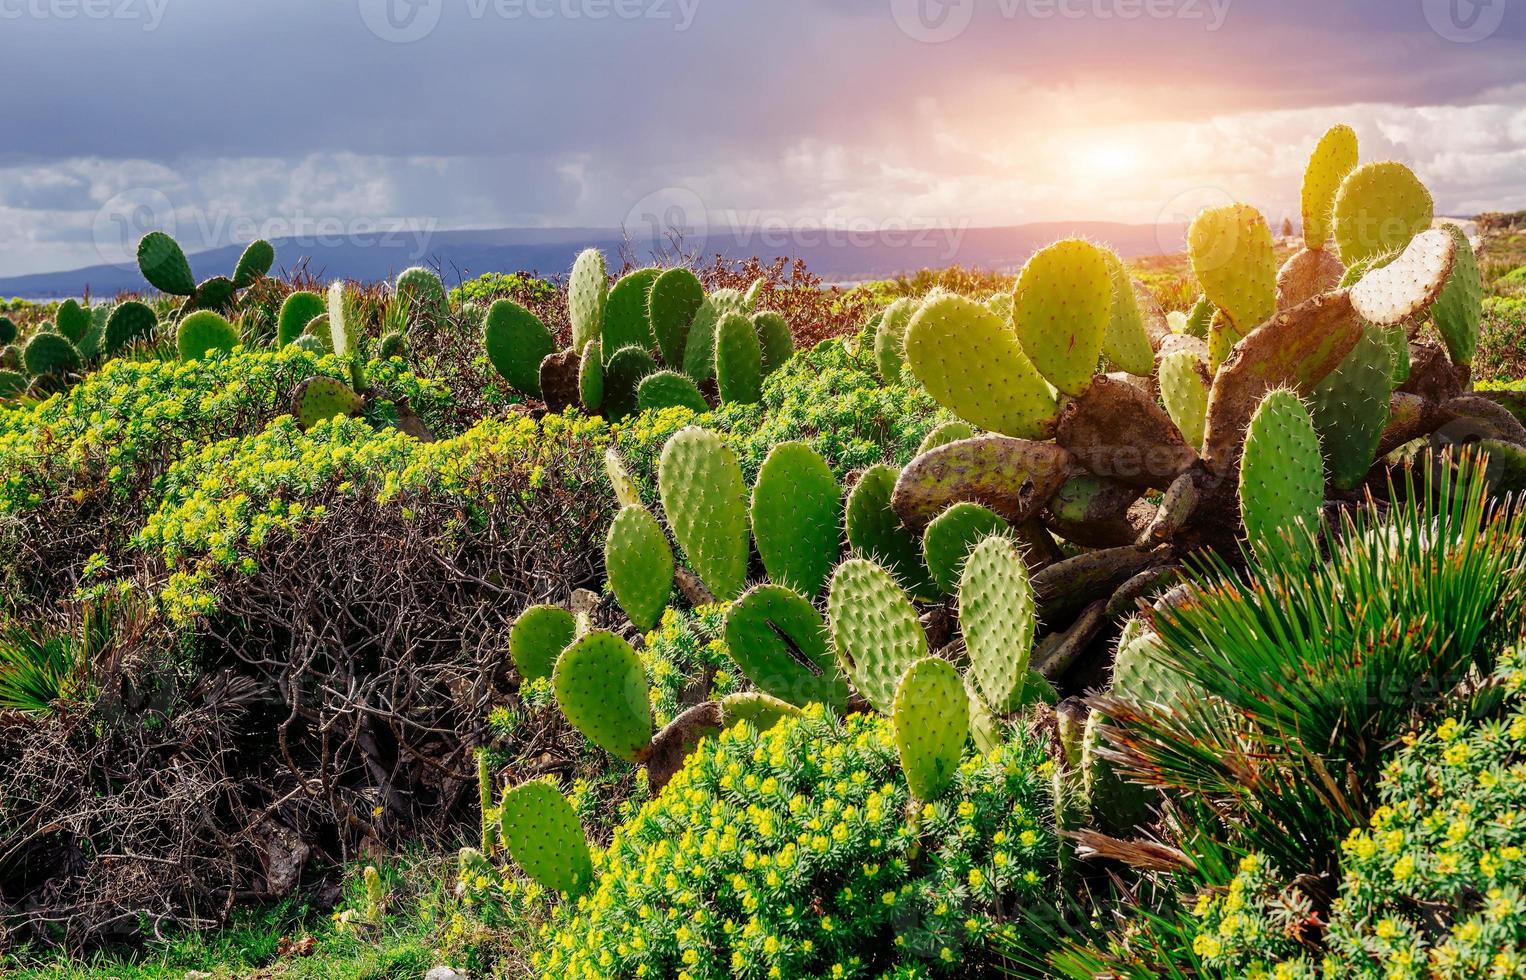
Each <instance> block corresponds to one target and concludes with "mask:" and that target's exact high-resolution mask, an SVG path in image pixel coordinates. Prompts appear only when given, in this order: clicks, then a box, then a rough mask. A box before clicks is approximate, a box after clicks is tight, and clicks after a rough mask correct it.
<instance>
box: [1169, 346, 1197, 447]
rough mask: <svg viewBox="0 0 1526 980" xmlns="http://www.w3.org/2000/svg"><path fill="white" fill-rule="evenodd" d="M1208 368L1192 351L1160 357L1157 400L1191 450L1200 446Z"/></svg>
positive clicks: (1175, 352)
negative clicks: (1158, 399)
mask: <svg viewBox="0 0 1526 980" xmlns="http://www.w3.org/2000/svg"><path fill="white" fill-rule="evenodd" d="M1208 390H1209V380H1208V370H1207V365H1205V364H1204V363H1203V360H1202V358H1200V357H1198V356H1197V354H1195V353H1193V352H1192V351H1187V350H1179V351H1172V352H1171V353H1169V354H1163V355H1162V356H1161V359H1160V400H1161V404H1163V405H1165V407H1166V414H1168V415H1170V416H1171V421H1172V422H1174V423H1176V427H1177V428H1178V429H1180V430H1181V433H1182V437H1183V438H1185V439H1186V440H1187V444H1188V445H1190V446H1191V447H1192V448H1193V449H1197V450H1201V449H1202V448H1203V425H1204V423H1205V422H1206V421H1207V419H1208Z"/></svg>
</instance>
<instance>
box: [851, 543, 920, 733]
mask: <svg viewBox="0 0 1526 980" xmlns="http://www.w3.org/2000/svg"><path fill="white" fill-rule="evenodd" d="M827 614H828V618H829V619H830V621H831V626H832V639H833V641H834V643H835V644H836V648H837V658H838V660H839V662H841V663H842V665H843V669H844V671H846V673H847V674H848V676H850V677H852V678H853V684H854V686H855V687H857V688H858V691H859V693H860V694H862V695H863V696H864V697H865V698H867V699H868V700H869V703H870V704H872V705H874V707H875V709H876V710H877V711H879V712H880V713H881V714H886V715H888V714H890V713H891V712H892V711H893V710H894V708H895V692H896V687H897V685H898V684H899V683H900V680H901V677H902V675H904V674H905V673H906V670H907V668H909V667H910V666H911V665H912V664H914V663H916V662H917V661H918V660H921V659H922V658H923V657H926V656H927V635H926V634H925V633H923V632H922V624H921V623H920V622H919V621H918V619H917V610H916V608H915V607H914V606H913V605H912V604H911V600H910V599H908V598H907V597H906V593H905V592H903V591H901V587H900V586H899V585H897V584H896V582H895V579H893V578H892V577H891V576H890V573H889V572H887V571H885V570H884V569H883V568H881V567H880V566H878V565H876V564H874V563H873V562H870V561H864V560H863V559H859V558H855V559H853V560H851V561H847V562H844V563H843V564H842V565H839V566H838V568H837V572H836V573H835V574H834V575H833V576H832V588H831V591H830V593H829V594H828V596H827Z"/></svg>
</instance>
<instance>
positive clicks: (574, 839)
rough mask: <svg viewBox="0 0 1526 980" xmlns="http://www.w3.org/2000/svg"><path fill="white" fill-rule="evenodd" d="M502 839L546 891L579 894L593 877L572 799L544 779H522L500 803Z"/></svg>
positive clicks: (521, 865) (575, 896) (571, 896)
mask: <svg viewBox="0 0 1526 980" xmlns="http://www.w3.org/2000/svg"><path fill="white" fill-rule="evenodd" d="M498 812H499V817H498V826H499V829H500V830H501V832H502V836H503V844H504V847H506V848H507V849H508V851H509V856H510V857H512V858H513V859H514V863H516V864H518V865H519V866H520V868H522V869H523V870H524V872H525V874H527V875H529V876H530V877H531V878H532V879H533V880H534V881H535V882H536V883H537V884H539V885H540V886H541V887H542V888H545V889H546V890H547V891H551V892H560V893H563V894H565V895H566V896H567V897H568V898H574V899H575V898H577V897H578V896H579V895H582V894H583V893H584V892H585V891H587V890H588V885H589V883H590V882H592V881H593V860H592V858H591V857H590V855H589V853H588V841H587V840H586V839H585V838H584V837H583V827H582V825H581V824H579V823H578V817H577V814H576V813H574V812H573V809H572V804H570V803H568V802H567V800H566V798H565V797H563V796H562V794H561V793H560V792H558V791H557V789H556V787H555V786H552V785H551V784H550V783H548V782H542V781H540V780H537V781H535V782H529V783H522V784H520V785H518V786H516V787H514V788H513V789H511V790H508V791H507V792H505V793H504V794H503V801H502V802H501V803H500V804H499V807H498Z"/></svg>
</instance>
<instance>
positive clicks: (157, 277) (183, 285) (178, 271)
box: [138, 231, 196, 296]
mask: <svg viewBox="0 0 1526 980" xmlns="http://www.w3.org/2000/svg"><path fill="white" fill-rule="evenodd" d="M138 269H139V270H140V271H141V272H142V273H143V278H144V279H147V280H148V284H149V285H150V286H153V287H154V288H155V289H157V290H159V292H161V293H168V294H170V295H171V296H190V295H191V294H192V293H194V292H196V278H195V277H194V276H192V275H191V263H189V262H187V261H186V258H185V253H184V252H182V251H181V250H180V246H179V245H178V244H176V242H175V239H173V238H171V237H170V236H168V235H166V234H165V233H164V232H162V231H151V232H149V233H148V234H147V235H144V236H143V240H142V241H140V242H138Z"/></svg>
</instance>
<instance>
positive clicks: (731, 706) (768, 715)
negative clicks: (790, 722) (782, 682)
mask: <svg viewBox="0 0 1526 980" xmlns="http://www.w3.org/2000/svg"><path fill="white" fill-rule="evenodd" d="M800 714H801V711H800V709H799V708H797V707H795V706H794V705H792V704H789V703H788V702H785V701H780V700H779V699H778V698H774V697H769V696H768V695H767V694H760V693H758V692H757V691H742V692H739V693H737V694H728V695H726V696H725V697H724V698H721V718H722V723H723V724H724V725H725V726H726V727H727V728H730V727H731V726H732V725H738V724H741V723H742V722H744V721H745V722H746V723H747V724H749V725H751V726H752V727H753V729H754V730H755V731H759V732H766V731H768V730H769V729H770V728H773V727H774V726H775V725H777V724H779V722H781V721H783V720H784V719H786V718H798V717H800Z"/></svg>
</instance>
